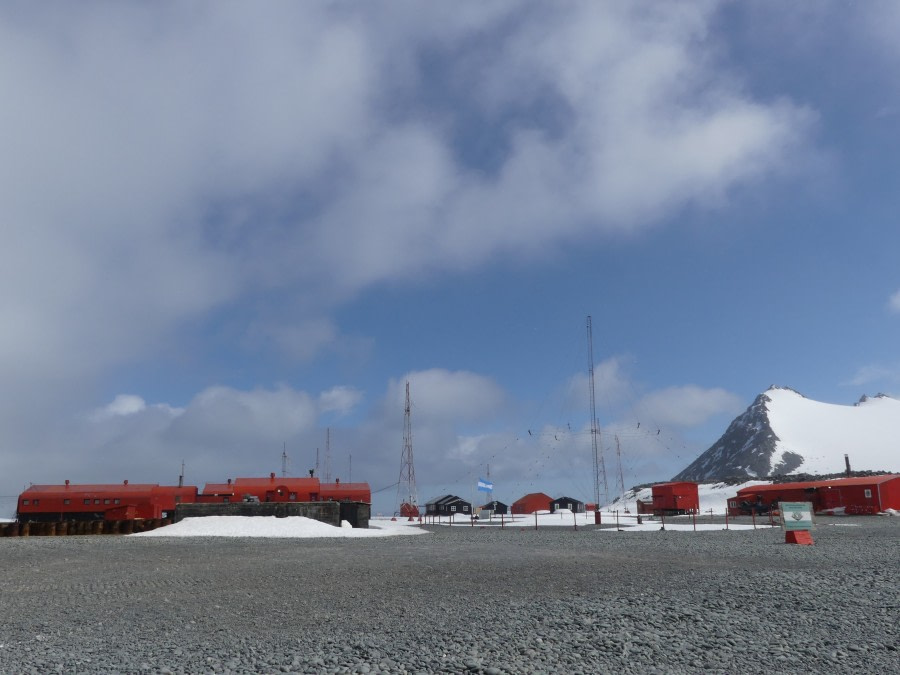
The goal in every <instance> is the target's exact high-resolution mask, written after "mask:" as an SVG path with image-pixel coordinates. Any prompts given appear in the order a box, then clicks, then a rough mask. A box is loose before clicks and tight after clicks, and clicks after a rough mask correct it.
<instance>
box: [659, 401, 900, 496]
mask: <svg viewBox="0 0 900 675" xmlns="http://www.w3.org/2000/svg"><path fill="white" fill-rule="evenodd" d="M844 454H847V455H849V457H850V466H851V469H853V470H854V471H866V470H868V471H889V472H894V471H897V472H900V400H897V399H894V398H891V397H889V396H885V395H884V394H878V395H877V396H875V397H868V396H863V397H862V398H861V399H860V400H859V402H858V403H856V404H855V405H834V404H831V403H822V402H820V401H813V400H811V399H808V398H806V397H804V396H803V395H802V394H799V393H798V392H796V391H794V390H793V389H788V388H786V387H771V388H769V389H768V390H767V391H766V392H765V393H762V394H760V395H759V396H757V397H756V400H755V401H753V404H752V405H751V406H750V407H749V408H747V410H746V411H745V412H744V413H743V414H741V415H740V416H738V417H736V418H735V419H734V421H733V422H732V423H731V424H730V425H729V427H728V429H727V430H726V431H725V433H724V434H723V435H722V437H721V438H719V440H718V441H716V442H715V443H714V444H713V445H712V447H710V448H709V450H707V451H706V452H704V453H703V454H702V455H700V456H699V457H698V458H697V459H696V460H694V462H692V463H691V464H690V465H689V466H688V467H687V468H686V469H684V470H683V471H682V472H681V473H679V474H678V475H677V476H675V477H674V478H673V480H696V481H703V480H716V479H721V478H731V477H737V476H747V477H764V476H774V475H781V474H788V473H808V474H819V475H822V474H834V473H840V472H842V471H844V469H845V463H844Z"/></svg>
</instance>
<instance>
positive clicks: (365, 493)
mask: <svg viewBox="0 0 900 675" xmlns="http://www.w3.org/2000/svg"><path fill="white" fill-rule="evenodd" d="M248 497H249V498H252V499H254V500H259V501H261V502H319V501H335V502H366V503H370V502H371V501H372V491H371V490H370V489H369V484H368V483H341V481H340V480H336V481H335V482H333V483H322V482H321V481H320V480H319V479H318V478H289V477H284V476H282V477H277V476H276V475H275V474H274V473H271V474H269V477H268V478H235V479H234V480H233V481H232V480H230V479H229V480H228V482H227V483H207V484H206V486H205V487H204V488H203V492H201V493H200V494H199V496H198V498H197V501H199V502H203V503H217V502H218V503H221V502H239V501H243V500H244V499H245V498H248Z"/></svg>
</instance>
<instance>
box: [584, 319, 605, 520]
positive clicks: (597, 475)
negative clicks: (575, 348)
mask: <svg viewBox="0 0 900 675" xmlns="http://www.w3.org/2000/svg"><path fill="white" fill-rule="evenodd" d="M587 338H588V373H589V374H590V381H591V451H592V455H593V459H594V504H595V506H594V508H595V509H596V510H597V511H599V510H600V504H601V502H600V483H601V482H602V483H603V500H604V502H608V501H609V487H608V485H607V483H606V463H605V462H604V461H603V450H602V449H601V448H600V425H599V424H598V423H597V405H596V398H595V395H594V333H593V330H592V329H591V317H590V315H588V318H587Z"/></svg>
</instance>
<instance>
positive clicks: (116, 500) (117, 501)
mask: <svg viewBox="0 0 900 675" xmlns="http://www.w3.org/2000/svg"><path fill="white" fill-rule="evenodd" d="M121 503H122V500H121V499H119V498H118V497H116V498H115V499H113V504H121Z"/></svg>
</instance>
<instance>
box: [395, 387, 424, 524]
mask: <svg viewBox="0 0 900 675" xmlns="http://www.w3.org/2000/svg"><path fill="white" fill-rule="evenodd" d="M411 410H412V408H411V406H410V404H409V382H407V383H406V407H405V408H404V413H403V453H402V454H401V456H400V480H399V481H398V483H397V502H398V504H399V507H398V512H399V514H400V515H401V516H409V519H410V520H412V519H413V517H415V516H418V515H419V499H418V497H417V495H416V468H415V466H413V448H412V423H411V421H410V417H411Z"/></svg>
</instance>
